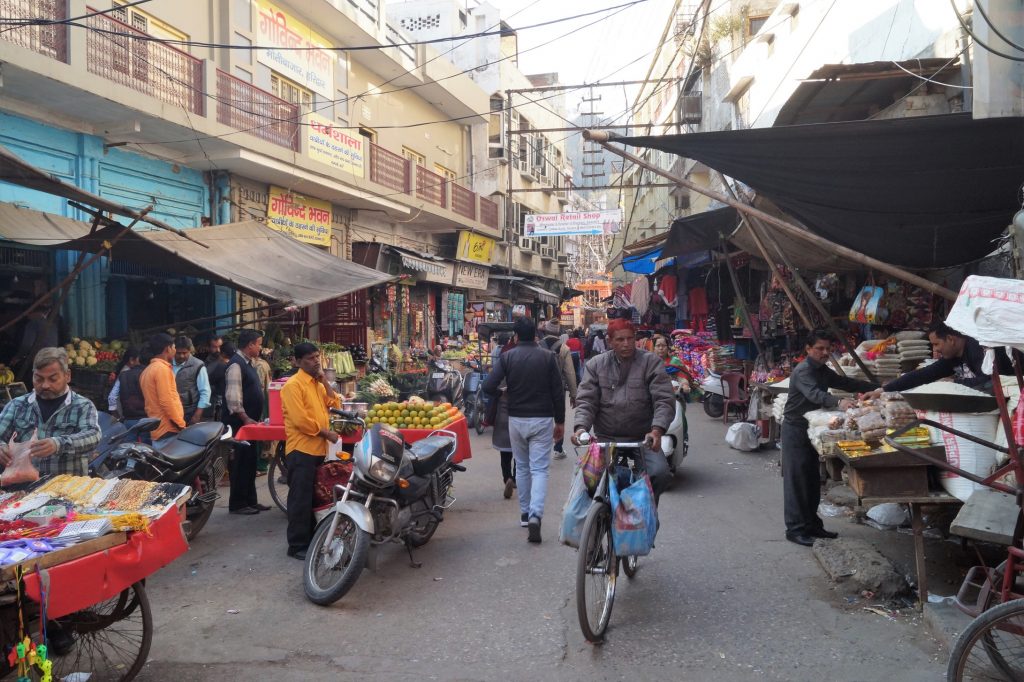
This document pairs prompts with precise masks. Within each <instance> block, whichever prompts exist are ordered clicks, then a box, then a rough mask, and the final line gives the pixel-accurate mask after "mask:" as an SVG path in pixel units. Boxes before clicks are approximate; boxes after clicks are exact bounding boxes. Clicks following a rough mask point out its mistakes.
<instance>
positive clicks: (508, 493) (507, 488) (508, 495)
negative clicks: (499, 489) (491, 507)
mask: <svg viewBox="0 0 1024 682" xmlns="http://www.w3.org/2000/svg"><path fill="white" fill-rule="evenodd" d="M514 484H515V481H513V480H512V479H511V478H510V479H508V480H507V481H505V493H504V495H505V499H506V500H508V499H511V498H512V487H513V486H514Z"/></svg>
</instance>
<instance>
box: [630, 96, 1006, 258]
mask: <svg viewBox="0 0 1024 682" xmlns="http://www.w3.org/2000/svg"><path fill="white" fill-rule="evenodd" d="M613 141H616V142H621V143H624V144H628V145H632V146H636V147H648V148H652V149H660V150H662V151H666V152H669V153H672V154H679V155H680V156H685V157H689V158H693V159H697V160H699V161H702V162H704V163H705V164H707V165H708V166H710V167H712V168H715V169H716V170H719V171H721V172H723V173H725V174H726V175H729V176H731V177H733V178H736V179H737V180H739V181H741V182H743V183H745V184H747V185H748V186H750V187H752V188H753V189H754V190H756V191H757V193H758V195H759V196H763V197H766V198H768V199H770V200H772V201H773V202H774V203H775V204H776V205H778V206H779V207H780V208H781V209H782V210H784V211H786V212H787V213H788V214H790V215H792V216H795V217H796V218H797V219H798V220H800V221H801V222H802V223H803V224H804V225H805V226H807V228H808V229H809V230H810V231H811V232H814V233H816V234H818V235H821V236H823V237H825V238H826V239H828V240H830V241H832V242H834V243H838V244H842V245H844V246H847V247H849V248H852V249H855V250H857V251H860V252H862V253H865V254H867V255H869V256H872V257H874V258H877V259H879V260H882V261H886V262H889V263H893V264H896V265H901V266H905V267H910V268H940V267H948V266H952V265H959V264H963V263H968V262H971V261H974V260H977V259H980V258H983V257H984V256H986V255H987V254H988V253H990V252H991V251H992V250H993V248H994V246H993V241H994V240H995V239H997V238H998V237H999V236H1000V235H1001V234H1002V232H1003V230H1004V229H1005V228H1006V226H1007V225H1008V224H1009V222H1010V219H1011V217H1012V216H1013V214H1014V213H1015V212H1017V211H1018V210H1019V209H1020V204H1019V202H1018V191H1019V188H1020V183H1021V180H1022V178H1024V120H1022V119H1021V118H988V119H978V120H974V119H972V118H971V114H970V113H964V114H949V115H945V116H922V117H916V118H902V119H886V120H871V121H849V122H842V123H821V124H812V125H798V126H783V127H779V128H753V129H746V130H731V131H722V132H710V133H687V134H683V135H664V136H644V137H626V138H613Z"/></svg>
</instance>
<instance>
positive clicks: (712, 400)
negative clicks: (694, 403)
mask: <svg viewBox="0 0 1024 682" xmlns="http://www.w3.org/2000/svg"><path fill="white" fill-rule="evenodd" d="M700 388H701V390H702V391H704V398H703V400H702V402H703V403H704V413H705V414H706V415H707V416H709V417H711V418H712V419H721V418H722V413H723V412H724V411H725V399H726V398H728V397H729V386H728V385H727V384H726V383H725V382H724V381H722V375H721V374H716V373H715V372H712V371H710V370H709V371H708V376H707V378H705V379H704V381H702V382H701V384H700Z"/></svg>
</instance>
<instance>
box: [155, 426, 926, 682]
mask: <svg viewBox="0 0 1024 682" xmlns="http://www.w3.org/2000/svg"><path fill="white" fill-rule="evenodd" d="M691 424H692V426H691V434H692V441H693V446H692V449H691V454H690V457H689V458H688V459H687V460H686V462H685V464H684V466H683V468H682V469H681V471H680V472H679V474H678V476H677V479H676V482H675V485H674V488H673V489H672V490H670V491H669V492H668V493H666V495H665V496H664V497H663V498H662V504H661V518H662V527H661V532H660V533H659V535H658V546H657V548H656V549H655V550H654V552H653V553H652V554H651V555H650V556H649V557H646V558H644V559H643V560H642V563H641V570H640V573H639V575H638V576H637V578H636V579H635V581H633V582H631V583H628V584H623V585H622V586H621V588H620V590H619V593H618V596H617V599H616V602H615V609H614V613H613V615H612V624H611V627H610V629H609V631H608V635H607V642H606V643H605V644H604V645H603V646H592V645H590V644H587V643H586V642H584V641H583V639H582V637H581V635H580V632H579V626H578V624H577V621H576V611H575V600H574V591H573V588H574V567H575V560H576V552H575V550H573V549H570V548H568V547H564V546H560V545H558V544H557V542H556V535H557V528H556V526H557V520H558V518H559V515H560V510H561V505H562V502H563V501H564V499H565V495H566V492H567V489H568V484H569V479H570V474H571V468H572V460H571V459H567V460H561V461H556V462H554V463H553V478H552V482H551V488H550V494H549V498H548V500H549V504H548V515H547V519H546V521H547V523H546V525H545V527H544V542H543V543H542V544H541V545H530V544H528V543H527V542H526V531H525V529H521V528H520V527H519V524H518V508H517V505H516V503H515V501H514V500H504V499H502V497H501V491H500V488H501V486H500V485H499V483H500V481H499V479H500V475H499V468H498V461H497V455H496V453H495V452H494V451H493V450H492V449H491V448H490V440H489V433H487V434H485V435H484V436H482V437H479V436H476V435H475V434H474V436H473V452H474V456H473V458H472V460H470V461H469V462H467V464H468V465H469V471H468V472H467V473H465V474H461V475H459V476H458V477H457V480H456V487H457V490H456V495H457V497H458V502H457V504H456V505H455V507H454V508H453V509H452V510H451V511H450V513H448V514H447V515H446V517H445V521H444V523H443V524H442V525H441V527H440V529H439V530H438V532H437V534H436V535H435V536H434V539H433V540H432V541H431V542H430V544H428V545H427V546H426V547H424V548H423V549H421V550H418V551H417V558H418V559H419V560H420V561H422V562H423V567H422V568H420V569H413V568H410V567H409V565H408V562H407V560H406V555H405V553H404V550H403V549H402V548H401V547H399V546H390V547H386V548H384V549H383V551H382V552H381V556H380V562H379V569H378V570H377V571H376V572H364V573H363V575H362V577H361V578H360V580H359V582H358V583H357V584H356V586H355V587H354V588H353V589H352V591H351V592H349V594H348V595H347V596H346V597H345V598H344V599H342V600H341V601H340V602H338V603H337V604H335V605H334V606H331V607H327V608H323V607H317V606H314V605H313V604H311V603H309V602H308V601H306V599H305V597H304V595H303V591H302V581H301V569H302V565H301V563H300V562H298V561H295V560H294V559H290V558H287V557H286V556H285V542H284V528H285V519H284V515H283V514H281V513H279V512H278V511H276V510H275V511H272V512H269V513H265V514H260V515H259V516H258V517H240V516H229V515H228V514H227V513H226V509H224V508H223V504H224V503H225V500H223V499H222V500H221V502H220V504H221V508H219V509H218V510H217V512H216V513H215V515H214V517H213V518H212V519H211V521H210V523H209V525H208V526H207V527H206V528H205V529H204V530H203V532H202V533H201V535H200V536H199V538H198V539H197V540H196V542H195V543H194V544H193V546H192V548H191V550H190V552H189V553H188V554H187V555H186V556H184V557H182V558H181V559H179V560H178V561H177V562H176V563H175V564H173V565H171V566H170V567H168V568H166V569H164V570H163V571H162V572H160V573H159V574H157V575H156V576H154V577H153V578H152V579H151V580H150V582H149V590H150V598H151V600H152V602H153V604H154V607H155V610H156V615H155V622H156V636H155V641H154V644H153V648H152V652H151V655H150V662H149V664H148V665H147V667H146V669H145V670H144V672H143V674H142V675H140V677H139V679H141V680H151V681H155V680H169V679H175V680H210V681H213V680H217V681H218V682H219V681H220V680H223V679H244V680H286V681H289V680H295V681H300V680H301V681H302V682H306V681H308V680H321V679H331V680H414V679H415V680H422V679H428V680H429V679H437V680H497V679H503V680H525V679H531V680H535V679H536V680H620V679H640V680H662V679H665V680H667V679H673V680H680V679H685V680H748V679H749V680H879V679H886V680H887V681H889V682H896V681H900V680H936V679H941V677H942V674H943V671H944V669H945V660H946V654H945V652H943V651H941V650H940V649H939V647H938V645H937V644H936V643H935V642H934V640H933V639H932V638H931V637H929V636H928V634H927V632H926V630H925V627H924V625H923V624H922V623H921V621H920V619H919V618H910V617H906V616H904V617H900V618H897V619H894V620H891V619H887V618H885V617H882V616H879V615H876V614H873V613H869V612H866V611H864V610H863V609H862V608H861V607H862V606H863V604H857V605H848V604H847V603H846V601H845V600H844V599H843V598H841V597H840V596H839V595H838V594H837V593H836V592H833V591H832V590H830V588H829V585H828V583H827V581H826V579H825V578H824V576H823V573H822V571H821V569H820V568H819V566H818V564H817V562H816V561H815V559H814V558H813V556H812V555H811V553H810V551H809V550H807V549H805V548H802V547H798V546H796V545H793V544H791V543H789V542H786V541H785V540H784V539H783V536H782V522H781V508H782V500H781V495H782V493H781V488H782V486H781V479H780V478H779V475H778V468H777V465H776V461H777V451H774V450H772V451H764V452H760V453H739V452H736V451H734V450H730V449H729V448H728V447H727V446H725V445H724V443H723V442H722V436H723V434H724V428H723V426H722V424H721V423H720V422H715V421H712V420H710V419H708V418H707V417H705V416H704V415H703V414H702V413H700V412H699V408H698V410H692V408H691ZM265 481H266V479H260V485H261V486H265ZM225 492H226V491H225ZM265 492H266V491H265V490H261V495H264V501H269V496H267V495H265V494H264V493H265ZM829 523H830V525H832V524H833V522H832V521H830V522H829ZM835 523H837V524H843V525H845V523H844V522H835ZM835 527H837V528H838V529H839V530H843V527H842V526H841V525H837V526H835ZM848 527H849V526H847V528H848ZM236 611H237V613H235V612H236Z"/></svg>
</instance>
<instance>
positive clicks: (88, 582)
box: [25, 508, 188, 618]
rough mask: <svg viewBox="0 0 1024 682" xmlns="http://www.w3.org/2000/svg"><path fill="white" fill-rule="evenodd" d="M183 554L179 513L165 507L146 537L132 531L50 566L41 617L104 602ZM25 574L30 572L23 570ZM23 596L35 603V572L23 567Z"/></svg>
mask: <svg viewBox="0 0 1024 682" xmlns="http://www.w3.org/2000/svg"><path fill="white" fill-rule="evenodd" d="M186 551H188V541H187V540H185V534H184V533H183V532H182V530H181V512H179V511H178V509H176V508H175V509H169V510H168V511H167V512H166V513H165V514H164V515H163V516H161V517H160V518H158V519H156V520H155V521H153V522H151V523H150V524H149V533H148V534H147V533H145V532H142V531H135V532H132V533H129V534H128V541H127V542H126V543H124V544H123V545H115V546H114V547H109V548H107V549H105V550H103V551H100V552H96V553H94V554H87V555H86V556H83V557H80V558H78V559H72V560H71V561H68V562H65V563H63V564H58V565H56V566H51V567H50V568H44V569H42V573H43V574H44V575H46V576H47V577H48V578H49V581H50V584H49V588H48V589H47V591H46V597H47V604H46V615H47V617H48V618H59V617H61V616H66V615H67V614H69V613H74V612H75V611H81V610H82V609H85V608H88V607H90V606H93V605H94V604H98V603H100V602H102V601H105V600H107V599H110V598H112V597H114V596H115V595H117V594H119V593H121V592H122V591H124V590H125V589H127V588H128V587H129V586H130V585H132V584H133V583H137V582H139V581H140V580H142V579H143V578H147V577H149V576H150V575H152V574H154V573H156V572H157V571H159V570H160V569H161V568H163V567H164V566H166V565H167V564H169V563H171V562H172V561H174V560H175V559H177V558H178V557H179V556H181V555H182V554H184V553H185V552H186ZM29 571H31V572H29ZM25 593H26V594H27V595H28V596H29V598H30V599H32V600H33V601H36V602H38V601H39V600H40V599H39V573H38V572H36V571H35V569H28V568H26V572H25Z"/></svg>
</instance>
